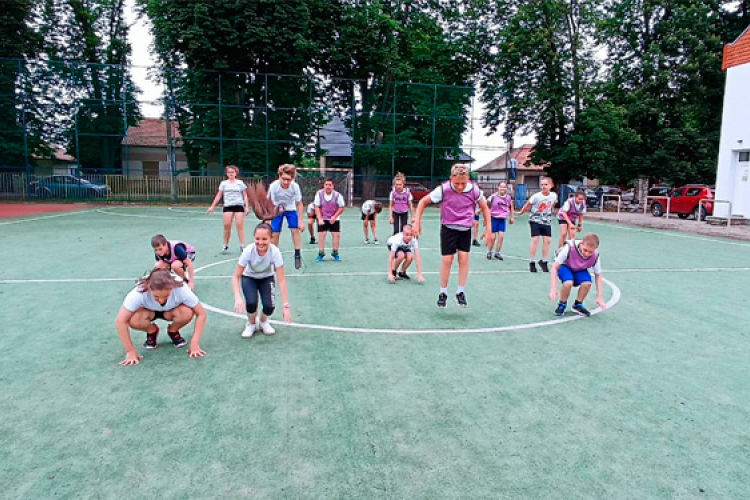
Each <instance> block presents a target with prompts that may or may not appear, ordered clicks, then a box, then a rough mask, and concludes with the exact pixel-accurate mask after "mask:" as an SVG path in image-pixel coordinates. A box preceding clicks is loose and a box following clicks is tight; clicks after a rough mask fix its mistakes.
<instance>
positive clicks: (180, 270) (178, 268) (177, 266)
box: [172, 260, 187, 281]
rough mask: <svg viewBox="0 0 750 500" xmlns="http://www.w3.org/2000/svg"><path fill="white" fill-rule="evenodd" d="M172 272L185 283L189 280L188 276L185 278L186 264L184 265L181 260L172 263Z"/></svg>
mask: <svg viewBox="0 0 750 500" xmlns="http://www.w3.org/2000/svg"><path fill="white" fill-rule="evenodd" d="M172 271H174V273H175V274H176V275H177V276H179V277H180V278H182V279H183V281H184V280H186V279H187V276H185V264H183V263H182V261H181V260H176V261H174V262H172Z"/></svg>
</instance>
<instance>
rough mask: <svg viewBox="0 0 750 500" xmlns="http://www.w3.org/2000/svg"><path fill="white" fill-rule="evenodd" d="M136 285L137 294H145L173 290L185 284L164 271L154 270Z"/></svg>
mask: <svg viewBox="0 0 750 500" xmlns="http://www.w3.org/2000/svg"><path fill="white" fill-rule="evenodd" d="M137 284H138V291H139V292H146V291H148V290H173V289H175V288H180V287H181V286H182V285H184V284H185V283H183V282H182V281H178V280H177V279H175V277H174V276H172V273H171V272H169V271H167V270H166V269H154V270H153V271H151V272H150V273H149V274H148V276H144V277H143V278H141V279H139V280H138V282H137Z"/></svg>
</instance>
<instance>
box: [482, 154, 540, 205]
mask: <svg viewBox="0 0 750 500" xmlns="http://www.w3.org/2000/svg"><path fill="white" fill-rule="evenodd" d="M533 150H534V145H533V144H524V145H523V146H521V147H520V148H511V149H510V157H509V156H508V154H502V155H500V156H498V157H497V158H495V159H494V160H492V161H490V162H489V163H485V164H484V165H482V166H481V167H479V168H476V169H474V172H475V173H476V176H477V181H478V182H479V185H480V186H481V187H482V189H484V190H488V189H489V190H492V191H494V187H495V185H497V183H498V182H500V181H505V182H508V168H507V166H508V165H512V166H515V168H516V180H515V182H514V184H524V185H526V188H527V189H528V190H529V191H530V192H532V193H533V192H536V191H538V190H539V179H540V177H542V176H544V175H545V172H544V165H536V164H535V163H531V153H532V151H533ZM510 182H513V181H510Z"/></svg>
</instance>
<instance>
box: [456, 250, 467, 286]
mask: <svg viewBox="0 0 750 500" xmlns="http://www.w3.org/2000/svg"><path fill="white" fill-rule="evenodd" d="M468 279H469V252H462V251H461V250H459V251H458V286H460V287H461V288H463V287H465V286H466V281H467V280H468Z"/></svg>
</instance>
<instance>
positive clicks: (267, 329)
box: [258, 321, 276, 335]
mask: <svg viewBox="0 0 750 500" xmlns="http://www.w3.org/2000/svg"><path fill="white" fill-rule="evenodd" d="M258 326H260V329H261V331H262V332H263V335H273V334H274V333H276V330H275V329H274V327H272V326H271V323H269V322H268V321H266V322H265V323H264V322H262V321H258Z"/></svg>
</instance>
